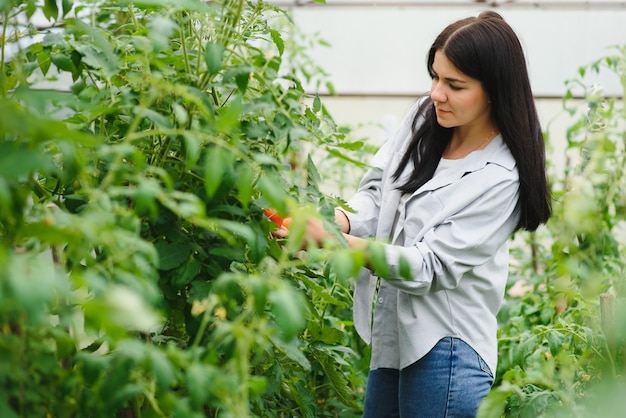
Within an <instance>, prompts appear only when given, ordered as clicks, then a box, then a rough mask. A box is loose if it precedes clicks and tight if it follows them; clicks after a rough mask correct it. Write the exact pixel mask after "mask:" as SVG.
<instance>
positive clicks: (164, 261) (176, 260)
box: [154, 240, 191, 271]
mask: <svg viewBox="0 0 626 418" xmlns="http://www.w3.org/2000/svg"><path fill="white" fill-rule="evenodd" d="M154 246H155V247H156V249H157V251H158V253H159V270H162V271H164V270H172V269H174V268H176V267H178V266H180V265H182V264H183V263H186V262H187V261H188V260H189V255H190V254H191V246H190V245H189V244H188V243H183V242H169V241H166V240H160V241H157V242H156V243H155V244H154Z"/></svg>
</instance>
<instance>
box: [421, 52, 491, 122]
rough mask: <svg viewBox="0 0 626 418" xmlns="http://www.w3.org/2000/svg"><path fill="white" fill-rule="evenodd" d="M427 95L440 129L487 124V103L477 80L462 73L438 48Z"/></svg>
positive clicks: (484, 92) (487, 99)
mask: <svg viewBox="0 0 626 418" xmlns="http://www.w3.org/2000/svg"><path fill="white" fill-rule="evenodd" d="M432 68H433V82H432V86H431V89H430V97H431V99H432V100H433V103H434V105H435V109H436V113H437V122H439V125H441V126H443V127H444V128H455V127H470V126H472V125H476V127H481V125H482V124H486V125H487V126H490V124H491V122H490V118H491V105H490V101H489V97H488V96H487V92H486V91H485V89H484V88H483V85H482V83H481V82H480V81H478V80H476V79H475V78H472V77H469V76H467V75H465V74H464V73H462V72H461V71H460V70H459V69H458V68H457V67H456V66H455V65H454V64H452V62H450V60H448V58H447V57H446V56H445V54H444V53H443V52H441V51H437V52H436V53H435V59H434V61H433V65H432Z"/></svg>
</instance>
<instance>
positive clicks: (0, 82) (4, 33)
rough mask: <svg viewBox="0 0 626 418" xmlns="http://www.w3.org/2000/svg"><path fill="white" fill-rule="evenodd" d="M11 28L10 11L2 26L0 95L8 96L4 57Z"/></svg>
mask: <svg viewBox="0 0 626 418" xmlns="http://www.w3.org/2000/svg"><path fill="white" fill-rule="evenodd" d="M8 26H9V11H8V10H7V11H6V12H4V24H3V25H2V46H1V47H0V55H1V56H0V86H1V87H0V89H2V90H0V94H1V95H2V97H4V96H6V93H7V91H6V86H5V84H4V57H5V49H6V44H7V43H6V39H7V27H8Z"/></svg>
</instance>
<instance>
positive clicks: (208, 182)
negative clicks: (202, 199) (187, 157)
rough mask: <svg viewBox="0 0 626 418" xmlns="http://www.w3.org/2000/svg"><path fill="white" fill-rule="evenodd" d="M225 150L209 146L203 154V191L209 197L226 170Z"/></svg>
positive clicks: (218, 184)
mask: <svg viewBox="0 0 626 418" xmlns="http://www.w3.org/2000/svg"><path fill="white" fill-rule="evenodd" d="M225 156H226V151H225V150H224V149H223V148H222V147H220V146H216V145H215V146H210V147H208V148H207V149H206V151H205V154H204V191H205V193H206V195H207V197H208V198H209V199H210V198H212V197H213V195H214V194H215V192H216V191H217V189H218V188H219V187H220V184H221V182H222V178H223V177H224V172H225V171H226V164H227V161H226V158H225Z"/></svg>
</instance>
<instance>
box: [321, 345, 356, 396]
mask: <svg viewBox="0 0 626 418" xmlns="http://www.w3.org/2000/svg"><path fill="white" fill-rule="evenodd" d="M318 356H319V357H320V365H321V366H322V369H323V370H324V375H325V376H326V377H327V378H328V380H329V381H330V383H331V385H332V387H333V389H334V391H335V393H336V394H337V395H338V396H339V400H341V402H342V403H343V404H345V405H351V404H352V403H353V402H354V400H353V399H354V391H353V390H352V388H351V387H350V384H349V382H348V379H346V376H345V374H344V373H343V371H341V370H340V369H339V367H338V366H337V364H336V363H335V362H334V361H333V358H332V357H330V356H329V355H327V354H324V353H322V352H318Z"/></svg>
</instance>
